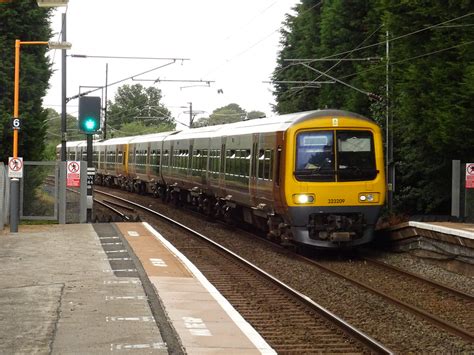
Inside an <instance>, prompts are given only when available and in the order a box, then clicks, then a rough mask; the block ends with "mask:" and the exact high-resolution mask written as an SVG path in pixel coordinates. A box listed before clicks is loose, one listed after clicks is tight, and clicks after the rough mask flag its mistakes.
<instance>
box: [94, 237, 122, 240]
mask: <svg viewBox="0 0 474 355" xmlns="http://www.w3.org/2000/svg"><path fill="white" fill-rule="evenodd" d="M99 239H100V240H104V239H120V237H99Z"/></svg>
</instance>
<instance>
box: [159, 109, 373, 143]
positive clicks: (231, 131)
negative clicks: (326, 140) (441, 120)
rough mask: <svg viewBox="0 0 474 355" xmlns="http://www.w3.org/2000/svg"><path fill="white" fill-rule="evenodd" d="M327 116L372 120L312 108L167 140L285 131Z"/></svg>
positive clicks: (191, 131)
mask: <svg viewBox="0 0 474 355" xmlns="http://www.w3.org/2000/svg"><path fill="white" fill-rule="evenodd" d="M327 116H332V117H341V116H345V117H353V118H357V119H362V120H366V121H368V122H373V121H372V120H369V119H368V118H366V117H363V116H361V115H358V114H356V113H352V112H349V111H343V110H312V111H305V112H298V113H291V114H286V115H275V116H271V117H266V118H257V119H252V120H247V121H239V122H234V123H227V124H222V125H216V126H207V127H200V128H193V129H189V130H186V131H182V132H179V133H177V134H176V135H173V136H169V137H167V138H166V139H167V140H177V139H192V138H200V137H209V138H212V137H220V136H238V135H244V134H252V133H265V132H278V131H285V130H287V129H288V128H289V127H290V126H292V125H294V124H296V123H300V122H303V121H306V120H310V119H315V118H318V117H320V118H323V117H327Z"/></svg>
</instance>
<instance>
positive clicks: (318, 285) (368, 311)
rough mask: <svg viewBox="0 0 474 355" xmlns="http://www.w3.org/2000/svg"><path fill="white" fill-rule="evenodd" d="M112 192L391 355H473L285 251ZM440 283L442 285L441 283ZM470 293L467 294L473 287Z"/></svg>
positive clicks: (428, 270)
mask: <svg viewBox="0 0 474 355" xmlns="http://www.w3.org/2000/svg"><path fill="white" fill-rule="evenodd" d="M112 191H113V192H114V193H119V194H120V195H121V196H124V197H125V198H126V197H127V196H133V200H134V201H136V202H137V203H141V204H143V205H145V206H148V207H150V208H153V209H157V210H158V211H160V212H161V213H163V214H166V215H169V216H172V218H174V219H176V220H178V221H180V222H181V223H183V224H185V225H188V226H189V227H190V228H193V229H196V230H198V231H199V232H200V233H202V234H204V235H206V236H208V237H210V238H211V239H214V240H216V242H218V243H220V244H222V245H224V246H226V247H227V248H229V249H231V250H233V251H235V252H236V253H238V254H239V255H241V256H242V257H244V258H246V259H248V260H249V261H250V262H252V263H255V264H256V265H258V266H259V267H261V268H262V269H264V270H266V271H267V272H269V273H270V274H272V275H274V276H275V277H277V278H279V279H281V280H282V281H283V282H285V283H287V284H288V285H290V286H291V287H293V288H295V289H297V290H299V291H300V292H302V293H304V294H306V295H307V296H308V297H310V298H312V299H313V300H314V301H316V302H318V303H320V304H321V305H322V306H323V307H326V308H327V309H329V310H330V311H332V312H334V313H335V314H337V315H339V316H340V317H341V318H343V319H344V320H346V321H348V322H350V323H351V324H352V325H354V326H355V327H357V328H359V329H360V330H362V331H364V332H366V333H367V334H368V335H370V336H371V337H373V338H375V339H376V340H378V341H379V342H380V343H382V344H384V345H385V346H386V347H388V348H390V349H391V350H393V351H395V352H398V353H413V352H417V353H418V352H438V353H466V354H468V353H474V344H469V343H467V342H466V341H464V340H463V339H461V338H458V337H456V336H452V335H450V334H447V333H445V332H443V331H441V330H439V329H438V328H436V327H434V326H432V325H431V324H429V323H427V322H425V321H423V320H421V319H419V318H417V317H416V316H413V315H411V314H409V313H407V312H405V311H403V310H401V309H399V308H397V307H395V306H392V305H391V304H389V303H387V302H385V301H383V300H382V299H380V298H379V297H377V296H375V295H372V294H370V293H369V292H367V291H364V290H361V289H359V288H357V287H354V286H353V285H352V284H350V283H348V282H345V281H343V280H340V279H337V278H335V277H333V276H331V275H328V274H326V273H325V272H322V271H320V270H319V269H315V268H310V267H309V266H308V265H307V264H306V263H304V262H302V261H300V260H298V259H297V258H295V257H291V255H288V253H286V252H285V251H281V250H277V249H275V248H272V247H269V246H268V244H266V243H262V242H261V241H259V240H258V238H256V237H255V238H248V237H244V236H242V234H243V233H242V232H240V231H235V230H234V229H233V228H232V227H229V226H223V225H221V224H218V223H211V222H207V221H205V220H204V217H199V216H196V215H193V214H190V213H189V212H187V211H182V210H179V209H176V208H173V207H171V206H168V205H164V204H162V203H161V202H160V201H158V200H154V199H152V198H150V197H147V196H137V195H131V194H127V193H124V192H121V191H118V190H112ZM143 220H147V221H148V222H150V223H151V224H152V225H154V226H156V228H157V229H158V230H160V229H162V228H163V229H164V230H168V232H165V231H164V233H166V234H167V237H168V238H169V240H170V242H171V243H173V233H172V229H173V228H170V227H169V226H166V224H165V223H163V222H161V221H158V220H155V219H151V218H148V217H146V218H145V217H144V218H143ZM378 258H379V259H380V260H382V261H385V262H392V263H399V264H401V265H400V266H402V265H404V267H405V268H407V266H408V268H410V267H411V266H414V268H415V269H411V270H412V271H413V272H416V273H420V274H422V275H424V276H426V277H432V278H435V277H434V276H433V275H438V274H439V277H441V278H449V276H448V275H449V274H451V273H449V272H447V271H445V270H443V269H441V268H439V267H436V266H434V265H431V264H428V263H424V262H423V261H422V260H415V258H414V257H413V256H410V255H406V254H395V255H394V254H387V253H383V254H380V255H379V256H378ZM447 273H449V274H447ZM456 279H458V280H457V281H456V283H457V282H459V283H462V282H463V281H464V282H465V283H466V284H468V285H469V284H470V285H472V282H473V280H470V279H469V278H466V277H464V276H462V275H456ZM440 281H442V282H444V281H443V280H442V279H441V280H440ZM451 285H452V286H453V287H457V286H456V285H453V284H451ZM460 289H461V288H460ZM470 291H471V292H472V288H470Z"/></svg>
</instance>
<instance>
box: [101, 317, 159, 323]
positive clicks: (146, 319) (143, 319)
mask: <svg viewBox="0 0 474 355" xmlns="http://www.w3.org/2000/svg"><path fill="white" fill-rule="evenodd" d="M105 321H106V322H154V321H155V318H153V317H151V316H144V317H105Z"/></svg>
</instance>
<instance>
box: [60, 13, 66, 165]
mask: <svg viewBox="0 0 474 355" xmlns="http://www.w3.org/2000/svg"><path fill="white" fill-rule="evenodd" d="M61 32H62V35H61V39H62V41H63V42H66V14H65V13H64V14H62V30H61ZM61 55H62V58H61V161H66V160H67V158H66V141H67V137H66V134H67V112H66V98H67V96H66V49H62V50H61Z"/></svg>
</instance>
